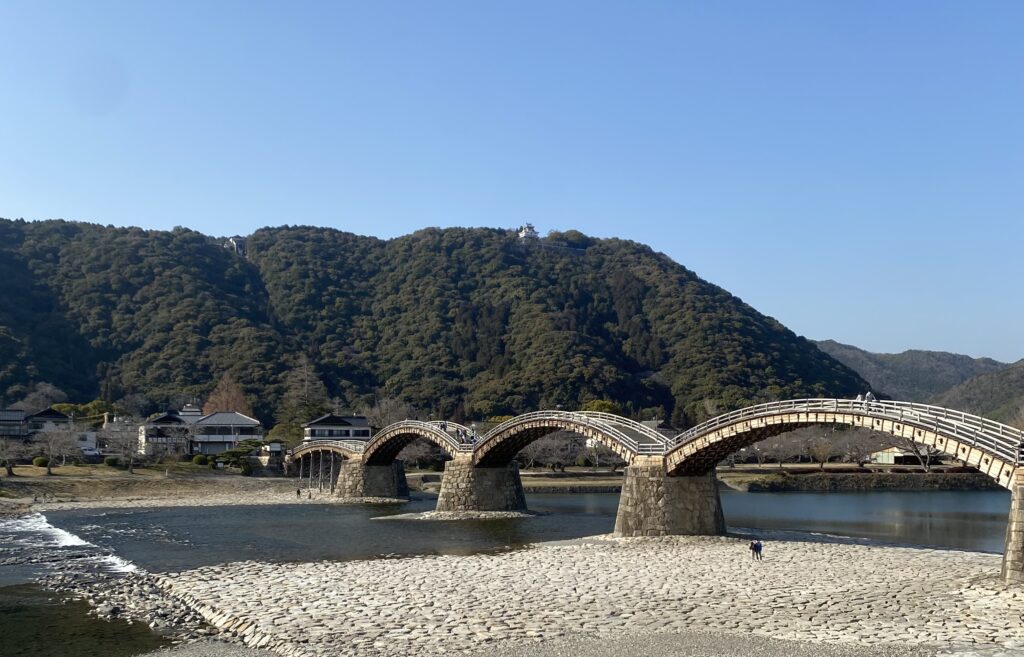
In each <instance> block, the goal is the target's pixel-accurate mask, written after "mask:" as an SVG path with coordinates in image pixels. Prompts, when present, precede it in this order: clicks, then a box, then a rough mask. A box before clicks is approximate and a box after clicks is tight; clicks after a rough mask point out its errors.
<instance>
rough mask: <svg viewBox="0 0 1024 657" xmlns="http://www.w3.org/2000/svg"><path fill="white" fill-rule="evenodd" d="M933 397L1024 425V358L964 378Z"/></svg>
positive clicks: (939, 402)
mask: <svg viewBox="0 0 1024 657" xmlns="http://www.w3.org/2000/svg"><path fill="white" fill-rule="evenodd" d="M931 401H932V403H934V404H937V405H939V406H946V407H948V408H955V409H958V410H962V411H966V412H968V413H974V414H976V415H982V416H984V417H987V418H990V419H992V420H996V421H997V422H1005V423H1007V424H1012V425H1014V426H1018V427H1021V428H1024V360H1021V361H1017V362H1016V363H1014V364H1013V365H1010V366H1008V367H1006V368H1005V369H1002V370H999V371H998V372H990V373H988V374H981V375H979V376H976V377H974V378H972V379H969V380H967V381H964V382H963V383H961V384H960V385H958V386H956V387H955V388H953V389H951V390H947V391H946V392H944V393H942V394H941V395H938V396H936V397H935V398H934V399H932V400H931Z"/></svg>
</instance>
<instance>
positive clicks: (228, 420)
mask: <svg viewBox="0 0 1024 657" xmlns="http://www.w3.org/2000/svg"><path fill="white" fill-rule="evenodd" d="M243 440H263V425H261V424H260V422H259V420H257V419H255V418H251V417H249V416H248V415H243V414H241V413H238V412H236V411H218V412H217V413H210V414H209V415H204V416H203V417H201V418H199V419H198V420H196V422H195V423H194V424H193V426H192V435H191V436H189V445H190V446H191V449H190V451H189V453H190V454H220V453H221V452H226V451H228V450H229V449H234V448H235V447H238V443H240V442H242V441H243Z"/></svg>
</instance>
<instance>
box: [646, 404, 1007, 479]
mask: <svg viewBox="0 0 1024 657" xmlns="http://www.w3.org/2000/svg"><path fill="white" fill-rule="evenodd" d="M815 424H837V425H846V426H852V427H861V428H865V429H870V430H872V431H877V432H880V433H886V434H889V435H892V436H896V437H899V438H905V439H909V440H912V441H914V442H916V443H920V444H922V445H926V446H929V447H934V448H935V449H936V450H938V451H940V452H942V453H943V454H946V455H947V456H951V457H953V458H955V459H958V460H960V461H963V462H964V463H966V464H967V465H970V466H973V467H975V468H977V469H978V470H980V471H981V472H984V473H985V474H987V475H988V476H990V477H992V479H994V480H995V481H996V482H997V483H998V484H999V485H1001V486H1003V487H1005V488H1008V489H1009V488H1011V487H1012V485H1013V481H1014V474H1015V472H1016V471H1017V469H1018V468H1020V466H1021V465H1022V463H1024V432H1022V431H1021V430H1019V429H1016V428H1014V427H1010V426H1007V425H1004V424H1000V423H998V422H993V421H991V420H986V419H984V418H981V417H978V416H975V415H970V414H967V413H962V412H960V411H954V410H951V409H947V408H941V407H937V406H929V405H926V404H915V403H909V402H893V401H872V402H862V401H856V400H848V399H795V400H791V401H784V402H770V403H767V404H760V405H757V406H751V407H749V408H745V409H741V410H738V411H734V412H732V413H726V414H725V415H721V416H719V417H716V418H713V419H711V420H708V421H707V422H705V423H703V424H700V425H698V426H696V427H693V428H692V429H689V430H688V431H685V432H683V433H682V434H679V435H678V436H676V437H675V438H674V439H673V441H672V445H671V447H670V449H669V450H668V451H667V453H666V454H665V469H666V470H667V472H668V474H669V475H670V476H674V475H699V474H706V473H708V472H712V471H713V470H714V468H715V465H716V464H717V463H718V462H719V461H721V460H722V459H724V458H725V457H727V456H729V455H730V454H732V453H734V452H736V451H739V450H740V449H742V448H744V447H747V446H749V445H752V444H754V443H756V442H759V441H761V440H764V439H766V438H769V437H771V436H776V435H779V434H782V433H785V432H787V431H792V430H793V429H798V428H801V427H806V426H811V425H815Z"/></svg>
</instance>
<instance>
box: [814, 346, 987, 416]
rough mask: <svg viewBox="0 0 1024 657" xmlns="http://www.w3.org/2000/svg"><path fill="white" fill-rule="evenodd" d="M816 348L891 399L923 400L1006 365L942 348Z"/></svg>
mask: <svg viewBox="0 0 1024 657" xmlns="http://www.w3.org/2000/svg"><path fill="white" fill-rule="evenodd" d="M815 344H817V345H818V348H819V349H821V350H822V351H824V352H825V353H827V354H828V355H830V356H832V357H833V358H835V359H836V360H838V361H839V362H841V363H843V364H844V365H846V366H847V367H849V368H850V369H852V370H853V371H854V372H857V373H858V374H860V375H861V376H862V377H864V379H865V380H867V381H868V382H869V383H870V384H871V387H872V388H873V389H874V390H875V391H877V392H881V393H884V394H886V395H888V396H890V397H892V398H893V399H899V400H901V401H916V402H925V401H929V400H931V399H932V398H933V397H935V396H936V395H940V394H942V393H944V392H946V391H947V390H949V389H950V388H953V387H954V386H956V385H959V384H961V383H963V382H964V381H966V380H967V379H970V378H971V377H974V376H978V375H980V374H988V373H990V372H997V371H999V370H1002V369H1004V368H1006V367H1007V365H1006V363H1000V362H998V361H995V360H992V359H991V358H971V357H970V356H963V355H960V354H951V353H947V352H944V351H920V350H916V349H913V350H909V351H904V352H902V353H899V354H878V353H872V352H870V351H864V350H863V349H858V348H857V347H853V346H850V345H847V344H841V343H839V342H836V341H835V340H824V341H820V342H815Z"/></svg>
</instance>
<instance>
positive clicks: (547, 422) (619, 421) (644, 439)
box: [473, 411, 666, 468]
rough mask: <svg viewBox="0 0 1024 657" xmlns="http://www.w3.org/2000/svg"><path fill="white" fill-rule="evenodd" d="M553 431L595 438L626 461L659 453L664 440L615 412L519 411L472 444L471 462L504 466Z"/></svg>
mask: <svg viewBox="0 0 1024 657" xmlns="http://www.w3.org/2000/svg"><path fill="white" fill-rule="evenodd" d="M556 431H567V432H570V433H574V434H577V435H580V436H583V437H584V438H587V439H590V440H595V441H597V442H598V443H600V444H602V445H604V446H605V447H607V448H609V449H610V450H611V451H612V452H614V453H615V454H617V455H618V456H619V457H620V458H621V459H622V460H624V461H626V463H632V462H633V460H634V459H635V457H636V456H638V455H640V454H656V453H661V452H662V451H663V450H664V445H665V443H666V439H665V437H664V436H661V435H660V434H658V433H657V432H656V431H654V430H653V429H649V428H648V427H645V426H644V425H642V424H639V423H638V422H633V421H632V420H628V419H626V418H623V417H619V416H617V415H609V414H606V413H586V412H570V411H539V412H536V413H526V414H525V415H519V416H517V417H514V418H512V419H511V420H508V421H506V422H504V423H502V424H499V425H498V426H496V427H494V428H493V429H491V430H490V431H488V432H487V434H486V435H485V436H484V437H483V438H482V439H481V440H480V442H479V443H477V444H476V445H475V446H474V449H473V464H474V465H475V466H476V467H480V468H496V467H503V466H507V465H509V464H510V463H511V462H512V460H513V459H514V458H515V457H516V454H518V453H519V452H520V451H521V450H522V449H523V448H524V447H526V446H527V445H529V444H530V443H532V442H534V441H535V440H538V439H540V438H543V437H544V436H546V435H548V434H551V433H554V432H556Z"/></svg>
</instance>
